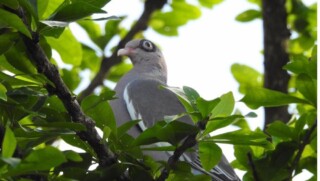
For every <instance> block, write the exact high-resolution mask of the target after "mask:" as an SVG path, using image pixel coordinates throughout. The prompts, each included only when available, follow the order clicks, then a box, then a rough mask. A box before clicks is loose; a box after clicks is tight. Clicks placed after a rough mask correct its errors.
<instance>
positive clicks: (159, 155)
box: [110, 39, 239, 181]
mask: <svg viewBox="0 0 320 181" xmlns="http://www.w3.org/2000/svg"><path fill="white" fill-rule="evenodd" d="M118 55H125V56H128V57H129V58H130V60H131V61H132V63H133V65H134V67H133V69H132V70H131V71H129V72H128V73H127V74H125V75H124V76H123V77H122V78H121V79H120V81H119V82H118V83H117V86H116V87H115V91H116V96H117V97H118V99H115V100H112V101H111V102H110V105H111V107H112V109H113V111H114V114H115V118H116V121H117V124H118V126H119V125H122V124H124V123H126V122H127V121H131V120H135V119H142V123H143V124H140V125H139V127H140V128H139V127H138V126H136V127H133V128H132V129H130V130H129V132H128V133H129V134H130V135H132V136H133V137H137V136H138V135H139V134H140V132H141V130H144V128H143V127H150V126H152V125H154V123H155V122H156V121H159V120H163V118H164V116H168V115H177V114H180V113H184V112H185V109H184V107H183V106H182V104H181V103H180V102H179V100H178V99H177V97H176V96H175V95H174V94H173V93H172V92H170V91H169V90H167V89H159V87H160V86H161V85H164V86H166V85H167V84H166V82H167V67H166V63H165V60H164V57H163V55H162V53H161V51H160V50H159V49H158V48H157V47H156V46H155V45H154V44H153V43H152V42H150V41H148V40H144V39H142V40H132V41H130V42H128V43H127V44H126V46H125V48H124V49H120V50H119V51H118ZM179 121H183V122H185V123H188V124H193V122H192V120H191V119H190V117H188V116H184V117H182V118H180V119H179ZM146 154H149V155H151V156H152V157H153V158H154V159H155V160H163V161H167V160H168V158H169V156H170V155H169V154H168V153H165V152H146ZM181 159H183V160H185V161H188V162H189V163H190V165H191V166H192V168H194V169H195V170H197V171H198V172H202V173H205V174H208V175H210V176H211V177H212V180H217V181H220V180H221V181H228V180H230V181H231V180H239V178H238V177H237V175H236V174H235V172H234V170H233V169H232V168H231V166H230V165H229V163H228V161H227V160H226V158H225V157H224V156H223V157H222V159H221V161H220V163H219V164H218V165H217V166H216V167H215V168H214V169H212V170H211V171H210V172H207V171H205V170H204V169H202V167H201V164H200V162H199V159H198V155H197V153H188V154H184V155H183V156H182V158H181Z"/></svg>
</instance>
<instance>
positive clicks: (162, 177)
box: [157, 134, 197, 181]
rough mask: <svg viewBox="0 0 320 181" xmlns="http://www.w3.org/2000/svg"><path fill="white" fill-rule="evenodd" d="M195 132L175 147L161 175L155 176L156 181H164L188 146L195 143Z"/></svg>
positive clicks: (190, 146)
mask: <svg viewBox="0 0 320 181" xmlns="http://www.w3.org/2000/svg"><path fill="white" fill-rule="evenodd" d="M196 136H197V134H193V135H189V136H188V137H187V138H186V139H185V141H184V142H183V143H182V145H181V146H179V147H177V148H176V150H175V151H174V153H173V155H172V156H171V157H170V158H169V159H168V165H167V167H166V168H164V169H163V170H162V172H161V175H160V176H159V177H158V178H157V181H164V180H166V179H167V178H168V176H169V172H170V170H171V169H174V168H175V166H176V164H177V163H178V161H179V158H180V156H181V155H182V154H183V153H184V152H185V151H186V150H187V149H189V148H192V147H193V146H195V145H196V144H197V140H196Z"/></svg>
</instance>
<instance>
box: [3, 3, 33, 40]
mask: <svg viewBox="0 0 320 181" xmlns="http://www.w3.org/2000/svg"><path fill="white" fill-rule="evenodd" d="M0 24H2V25H4V26H9V27H12V28H15V29H17V30H18V31H19V32H21V33H22V34H24V35H26V36H27V37H29V38H31V33H30V32H29V30H28V28H27V27H26V26H25V24H24V23H23V22H22V20H21V19H20V18H19V17H18V16H17V15H15V14H13V13H11V12H9V11H6V10H4V9H0Z"/></svg>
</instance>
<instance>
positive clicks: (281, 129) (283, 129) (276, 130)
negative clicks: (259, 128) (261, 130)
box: [266, 121, 293, 140]
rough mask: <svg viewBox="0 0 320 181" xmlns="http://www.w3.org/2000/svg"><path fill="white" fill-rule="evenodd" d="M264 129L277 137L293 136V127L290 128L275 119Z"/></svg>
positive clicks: (287, 137) (289, 137)
mask: <svg viewBox="0 0 320 181" xmlns="http://www.w3.org/2000/svg"><path fill="white" fill-rule="evenodd" d="M266 131H267V132H268V133H269V134H270V135H271V136H275V137H279V138H282V139H285V140H288V139H292V137H293V128H290V127H289V126H288V125H286V124H285V123H283V122H281V121H275V122H273V123H271V124H269V125H268V127H267V129H266Z"/></svg>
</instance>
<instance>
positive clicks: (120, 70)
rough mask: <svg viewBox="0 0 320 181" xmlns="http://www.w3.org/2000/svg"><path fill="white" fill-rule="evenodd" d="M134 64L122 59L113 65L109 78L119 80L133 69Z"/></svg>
mask: <svg viewBox="0 0 320 181" xmlns="http://www.w3.org/2000/svg"><path fill="white" fill-rule="evenodd" d="M132 67H133V65H132V64H131V63H128V62H125V61H122V63H120V64H117V65H115V66H112V68H111V69H110V73H109V75H108V77H107V78H108V80H111V81H115V82H117V81H118V80H119V79H120V78H121V77H122V76H123V75H124V74H125V73H127V72H128V71H129V70H131V69H132Z"/></svg>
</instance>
